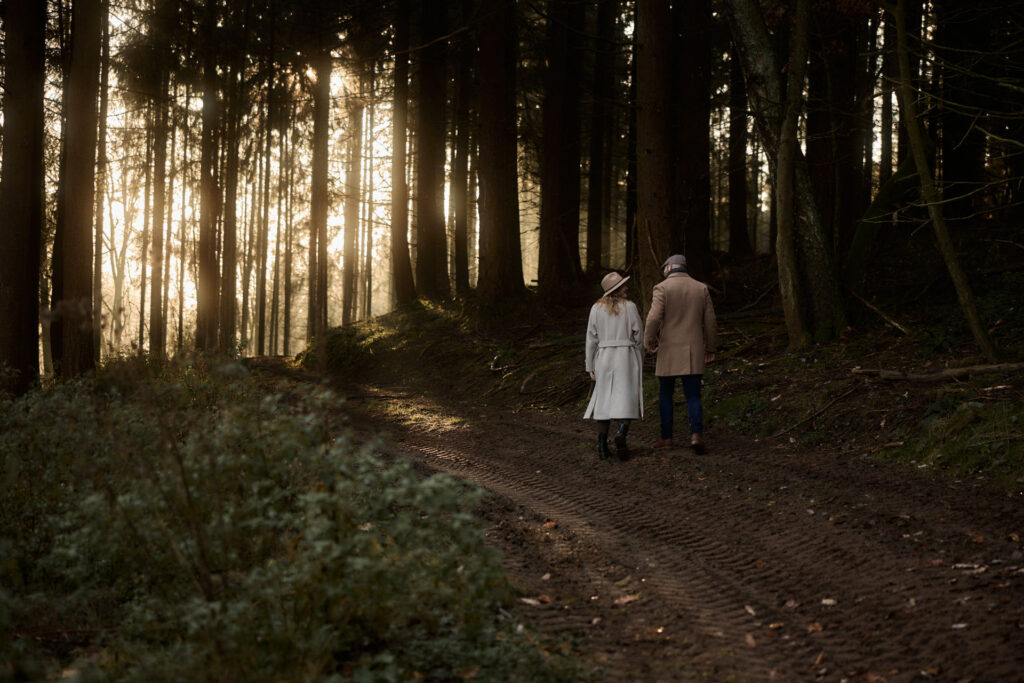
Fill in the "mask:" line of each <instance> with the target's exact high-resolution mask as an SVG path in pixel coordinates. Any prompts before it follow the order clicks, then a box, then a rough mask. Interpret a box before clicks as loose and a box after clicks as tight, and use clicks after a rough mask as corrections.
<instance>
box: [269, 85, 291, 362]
mask: <svg viewBox="0 0 1024 683" xmlns="http://www.w3.org/2000/svg"><path fill="white" fill-rule="evenodd" d="M282 104H283V103H282ZM279 116H280V114H279ZM283 119H284V117H283V116H281V118H280V119H279V126H280V127H279V128H278V133H279V138H278V157H277V210H276V211H275V212H274V213H275V216H276V217H275V223H276V224H277V225H276V227H275V230H274V233H275V234H274V281H273V284H272V286H271V288H270V291H271V297H270V355H272V356H276V355H277V354H278V348H279V346H278V335H279V331H280V323H279V320H280V311H281V300H280V297H279V292H280V286H281V222H282V221H283V220H284V213H285V187H284V183H285V173H286V167H285V164H286V160H287V158H288V135H287V132H288V131H287V128H286V127H285V125H284V120H283Z"/></svg>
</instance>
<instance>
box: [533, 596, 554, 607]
mask: <svg viewBox="0 0 1024 683" xmlns="http://www.w3.org/2000/svg"><path fill="white" fill-rule="evenodd" d="M537 599H538V600H539V601H540V602H541V603H542V604H544V605H550V604H551V603H553V602H554V601H555V599H554V597H552V596H550V595H538V596H537Z"/></svg>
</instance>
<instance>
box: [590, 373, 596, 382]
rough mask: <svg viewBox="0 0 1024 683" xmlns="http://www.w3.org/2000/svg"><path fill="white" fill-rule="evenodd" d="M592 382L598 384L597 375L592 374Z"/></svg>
mask: <svg viewBox="0 0 1024 683" xmlns="http://www.w3.org/2000/svg"><path fill="white" fill-rule="evenodd" d="M590 381H592V382H596V381H597V375H595V374H594V373H590Z"/></svg>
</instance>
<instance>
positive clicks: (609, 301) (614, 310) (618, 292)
mask: <svg viewBox="0 0 1024 683" xmlns="http://www.w3.org/2000/svg"><path fill="white" fill-rule="evenodd" d="M625 299H626V288H625V286H623V287H619V288H617V289H615V290H614V291H611V292H608V293H607V294H605V295H604V296H602V297H601V298H600V299H598V300H597V303H598V304H600V305H601V307H602V308H604V310H606V311H608V313H609V314H610V315H618V314H619V303H621V302H622V301H624V300H625Z"/></svg>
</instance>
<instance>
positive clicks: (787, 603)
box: [786, 598, 799, 609]
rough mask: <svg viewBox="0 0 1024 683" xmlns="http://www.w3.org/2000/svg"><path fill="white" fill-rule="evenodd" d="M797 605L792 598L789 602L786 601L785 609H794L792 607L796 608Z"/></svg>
mask: <svg viewBox="0 0 1024 683" xmlns="http://www.w3.org/2000/svg"><path fill="white" fill-rule="evenodd" d="M798 604H799V603H798V602H797V601H796V600H793V599H792V598H790V599H789V600H786V607H788V608H790V609H793V608H794V607H796V606H797V605H798Z"/></svg>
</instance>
